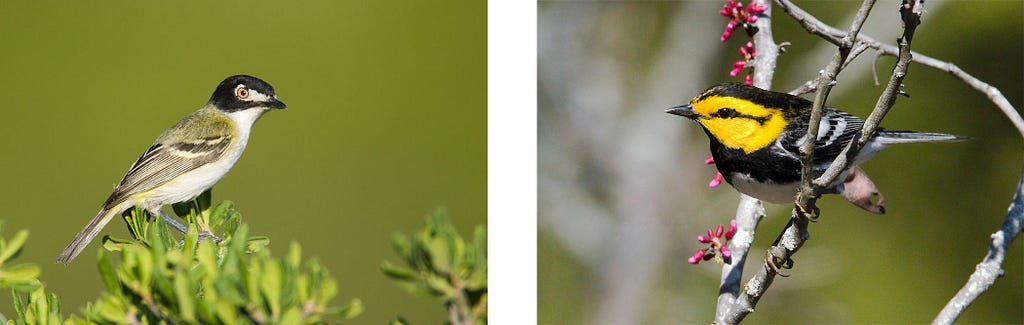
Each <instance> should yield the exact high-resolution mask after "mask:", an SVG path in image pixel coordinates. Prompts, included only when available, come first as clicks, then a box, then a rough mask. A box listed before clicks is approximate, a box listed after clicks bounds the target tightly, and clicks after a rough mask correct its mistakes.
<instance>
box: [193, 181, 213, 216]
mask: <svg viewBox="0 0 1024 325" xmlns="http://www.w3.org/2000/svg"><path fill="white" fill-rule="evenodd" d="M212 201H213V188H212V187H211V188H208V189H206V190H205V191H203V193H201V194H199V196H198V197H196V199H195V202H196V205H197V207H198V208H199V210H197V211H199V213H202V214H208V213H209V211H210V203H211V202H212Z"/></svg>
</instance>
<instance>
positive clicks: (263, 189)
mask: <svg viewBox="0 0 1024 325" xmlns="http://www.w3.org/2000/svg"><path fill="white" fill-rule="evenodd" d="M485 33H486V4H485V3H484V2H482V1H429V2H425V1H302V2H280V1H213V2H210V1H185V2H177V1H175V2H166V1H165V2H152V1H76V2H66V1H10V0H5V1H2V2H0V91H2V93H3V98H4V104H5V108H4V109H3V111H2V112H3V115H2V117H0V119H2V122H0V123H2V125H3V127H2V128H0V137H2V138H3V139H4V140H2V141H0V152H2V153H3V154H2V155H0V171H2V172H0V180H2V185H0V197H2V198H3V199H2V204H3V206H4V209H3V211H0V218H2V219H5V220H6V221H7V227H8V229H12V230H9V231H8V234H10V233H13V229H22V228H24V229H29V230H30V231H31V234H32V235H31V237H30V238H29V242H28V247H27V250H26V252H25V253H24V255H23V256H22V257H21V258H20V261H22V262H34V263H37V264H41V265H42V266H43V276H42V279H43V281H44V282H45V283H46V285H47V287H48V288H47V289H48V291H52V292H55V293H58V294H59V295H60V297H61V298H62V303H63V307H64V308H65V310H66V311H71V310H77V309H78V308H80V307H84V306H85V303H86V302H88V301H91V300H93V299H95V298H96V297H97V295H98V293H99V292H100V290H101V288H102V285H101V281H100V279H99V277H98V273H97V271H96V266H95V262H94V261H95V256H96V255H95V252H96V250H97V249H99V246H98V245H97V243H96V242H95V241H94V243H93V244H92V245H91V246H90V247H89V248H87V249H86V251H85V252H84V253H83V254H82V255H81V256H79V257H78V259H76V260H75V261H74V262H73V263H72V264H71V266H70V267H68V268H65V267H63V266H60V265H56V264H53V262H52V261H53V260H54V258H55V257H56V255H57V253H58V252H59V251H60V249H61V248H63V247H64V245H65V244H67V242H68V241H70V240H71V238H72V237H73V236H74V235H75V234H76V233H77V232H78V231H79V230H80V229H81V228H82V227H83V226H84V225H85V224H86V222H88V220H89V218H91V217H92V216H93V215H94V214H95V213H96V211H98V209H99V207H100V204H101V203H102V202H103V200H104V199H106V197H107V195H109V193H110V191H111V190H112V189H113V187H114V185H115V184H116V183H117V182H118V181H119V180H120V178H121V176H122V175H124V172H125V171H127V168H128V167H129V166H130V164H131V163H132V162H134V160H135V159H136V158H138V156H139V155H140V154H142V152H143V151H144V150H145V149H146V148H147V147H148V146H149V145H150V143H151V142H152V141H153V139H155V138H156V136H157V135H159V134H160V132H162V131H163V130H164V129H165V128H167V127H169V126H171V125H172V124H174V123H175V122H177V121H178V120H179V119H180V118H182V117H184V116H185V115H187V114H189V113H191V112H192V111H194V110H196V109H198V108H199V107H201V106H202V105H203V104H204V103H205V102H206V100H207V99H208V98H209V96H210V93H211V92H212V91H213V89H214V87H215V86H216V85H217V84H218V83H219V82H220V81H221V80H222V79H223V78H225V77H227V76H230V75H233V74H240V73H244V74H251V75H255V76H257V77H260V78H262V79H264V80H266V81H267V82H269V83H270V84H271V85H273V86H274V87H275V89H276V90H277V93H278V96H279V97H280V98H281V99H282V100H283V101H284V102H285V103H287V104H288V106H289V108H288V110H285V111H275V112H271V113H269V114H267V115H266V116H264V118H263V119H262V120H260V122H259V123H257V126H256V128H255V131H254V133H253V136H252V137H251V138H250V142H249V147H248V148H247V150H246V151H247V152H246V153H245V155H244V157H243V158H242V159H241V160H240V162H239V163H238V164H237V165H236V166H235V168H234V169H233V170H232V172H231V173H230V174H229V175H228V176H227V177H225V179H223V180H222V181H221V182H220V184H218V185H217V186H216V187H215V188H214V192H213V193H214V194H213V195H214V200H215V201H220V200H225V199H230V200H233V201H235V203H236V204H237V207H238V209H239V210H240V212H241V213H242V216H243V218H244V219H243V220H244V221H245V222H247V223H249V224H250V226H251V227H252V233H253V234H255V235H266V236H269V237H270V239H271V249H272V250H273V251H275V252H276V253H277V254H283V253H284V250H285V248H286V247H287V244H288V242H290V241H298V242H299V243H301V244H302V245H303V249H304V250H303V253H304V254H305V255H306V256H311V255H316V256H319V257H320V259H321V260H322V261H323V262H324V264H326V266H327V267H328V268H329V270H330V271H331V272H332V274H333V275H334V276H335V277H336V278H337V279H338V280H339V282H340V294H339V296H338V300H337V302H338V303H339V304H341V303H344V302H346V301H348V299H351V298H355V297H358V298H361V299H362V300H363V302H364V304H365V306H366V312H365V313H364V314H363V315H362V316H360V317H359V318H357V319H356V320H355V321H353V323H357V324H381V323H383V322H385V321H387V320H389V319H392V318H393V317H394V316H396V315H399V314H400V315H402V316H404V317H406V318H407V319H408V320H410V321H412V322H415V323H421V324H430V323H440V322H442V321H443V320H445V319H447V314H446V312H445V310H444V308H443V307H442V306H441V304H440V302H438V301H434V300H428V299H422V298H413V297H411V296H409V295H407V294H406V293H405V292H404V291H402V290H401V289H399V288H398V287H397V286H396V285H395V284H394V283H392V282H391V281H389V280H387V279H386V278H385V277H384V276H382V275H381V274H380V273H379V272H378V270H377V266H378V265H379V263H380V262H381V261H382V260H385V259H389V260H392V261H397V258H396V257H395V256H394V254H393V253H392V251H391V248H390V235H391V234H392V232H394V231H402V232H405V233H411V232H412V231H413V230H415V229H419V228H421V227H422V223H423V216H424V215H425V214H426V213H428V212H430V211H432V210H433V209H434V208H435V207H436V206H438V205H444V206H447V207H448V208H449V209H450V211H451V213H452V216H453V222H454V223H455V225H456V226H457V227H458V228H459V230H460V232H461V233H463V234H464V235H465V236H469V235H470V234H471V231H472V229H473V227H474V226H475V225H477V224H484V223H485V222H486V201H485V200H486V165H485V163H486V142H485V141H486V126H485V122H486V121H485V120H486V110H485V109H486V92H485V91H486V79H485V78H486V34H485ZM103 234H112V235H115V236H120V237H127V236H128V233H127V231H126V227H125V226H124V223H123V222H122V221H119V220H115V221H114V222H111V223H110V225H108V226H107V228H106V229H105V231H104V232H103ZM12 310H13V309H12V308H11V307H10V295H7V294H2V295H0V311H2V312H4V313H5V314H9V313H10V312H11V311H12Z"/></svg>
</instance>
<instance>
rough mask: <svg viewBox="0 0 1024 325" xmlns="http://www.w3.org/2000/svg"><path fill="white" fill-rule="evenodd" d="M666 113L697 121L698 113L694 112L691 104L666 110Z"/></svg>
mask: <svg viewBox="0 0 1024 325" xmlns="http://www.w3.org/2000/svg"><path fill="white" fill-rule="evenodd" d="M665 113H669V114H673V115H679V116H683V117H687V118H691V119H695V120H696V119H697V116H698V115H697V113H696V112H694V111H693V106H692V105H690V104H686V105H680V106H676V107H673V108H669V109H666V110H665Z"/></svg>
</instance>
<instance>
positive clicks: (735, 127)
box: [693, 96, 787, 154]
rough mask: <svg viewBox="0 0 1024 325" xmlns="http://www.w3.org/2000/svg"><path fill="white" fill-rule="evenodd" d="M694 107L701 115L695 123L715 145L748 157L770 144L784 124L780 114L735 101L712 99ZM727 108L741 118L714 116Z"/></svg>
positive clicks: (756, 105)
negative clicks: (717, 143)
mask: <svg viewBox="0 0 1024 325" xmlns="http://www.w3.org/2000/svg"><path fill="white" fill-rule="evenodd" d="M693 107H694V111H695V112H697V113H698V114H700V115H701V117H700V118H698V119H697V121H698V122H700V124H701V125H702V126H704V128H705V129H707V130H708V132H710V133H711V134H712V135H714V136H715V138H717V139H718V142H721V143H722V145H724V146H726V147H728V148H732V149H741V150H743V152H746V153H748V154H749V153H751V152H754V151H757V150H758V149H761V148H764V147H767V146H768V145H770V144H772V142H774V141H775V139H776V138H778V137H779V135H780V134H782V130H783V129H785V128H786V124H787V123H786V120H785V119H784V118H783V117H782V112H780V111H778V110H773V109H767V108H765V107H764V106H761V105H758V104H755V103H753V102H750V101H747V100H743V99H738V98H732V97H717V96H712V97H709V98H707V99H705V100H703V101H700V102H698V103H694V104H693ZM726 107H728V108H731V109H733V110H735V111H736V112H737V113H739V114H742V115H743V116H737V117H716V116H713V115H714V113H715V112H716V111H718V110H720V109H722V108H726Z"/></svg>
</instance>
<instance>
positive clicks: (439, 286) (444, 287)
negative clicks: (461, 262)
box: [427, 274, 455, 297]
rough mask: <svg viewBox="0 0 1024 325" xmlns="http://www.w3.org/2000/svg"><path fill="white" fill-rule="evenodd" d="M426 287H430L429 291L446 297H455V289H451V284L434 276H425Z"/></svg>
mask: <svg viewBox="0 0 1024 325" xmlns="http://www.w3.org/2000/svg"><path fill="white" fill-rule="evenodd" d="M427 286H430V288H431V289H434V290H437V291H439V292H441V293H444V295H446V296H449V297H453V296H455V287H452V284H451V283H450V282H448V280H445V279H444V278H442V277H440V276H437V275H435V274H431V275H429V276H427Z"/></svg>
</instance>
